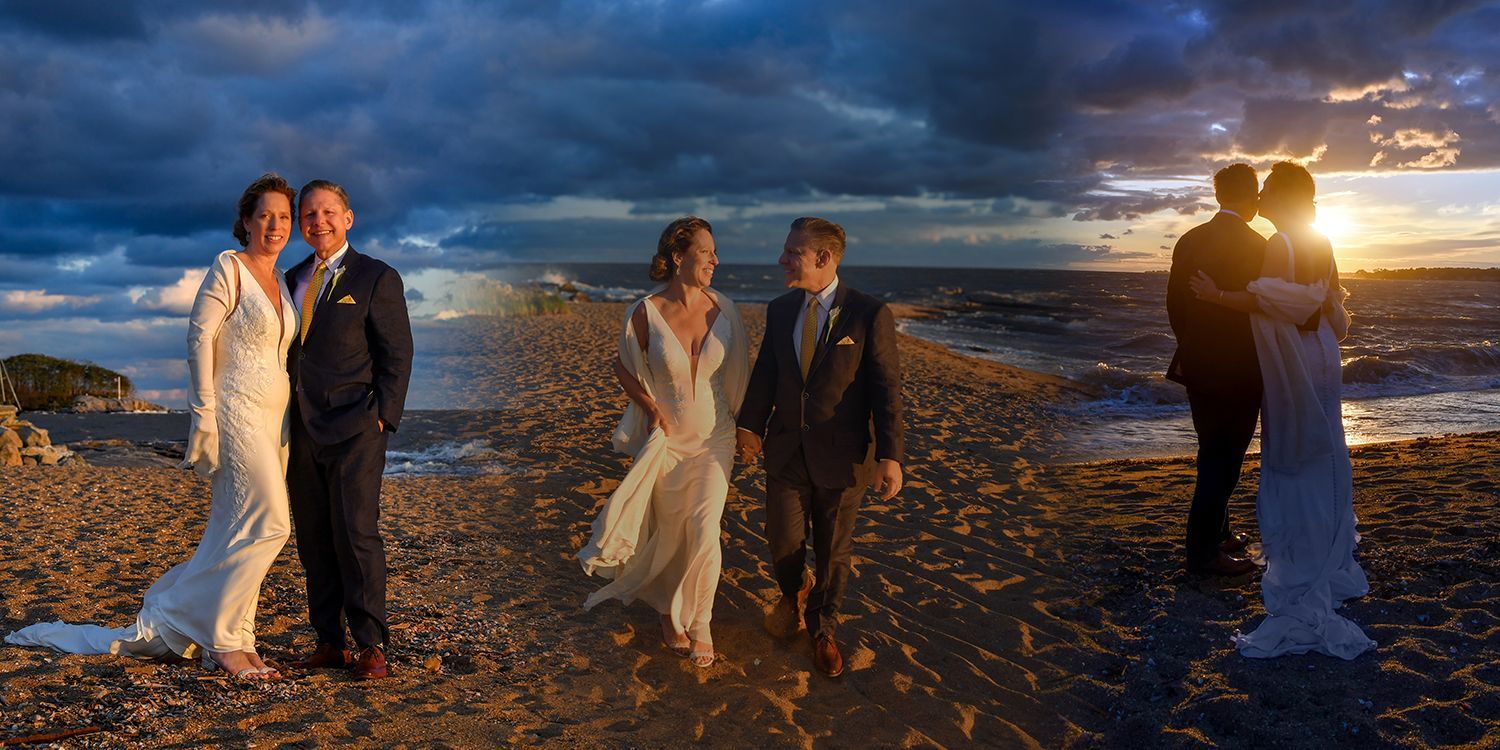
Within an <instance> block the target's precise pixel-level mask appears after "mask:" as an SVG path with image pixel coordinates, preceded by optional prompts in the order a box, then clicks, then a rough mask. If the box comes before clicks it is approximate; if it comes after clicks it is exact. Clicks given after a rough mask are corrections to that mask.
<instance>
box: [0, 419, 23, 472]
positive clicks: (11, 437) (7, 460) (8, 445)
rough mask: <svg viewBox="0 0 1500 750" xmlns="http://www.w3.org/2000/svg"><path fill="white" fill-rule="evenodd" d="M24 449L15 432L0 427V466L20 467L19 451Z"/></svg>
mask: <svg viewBox="0 0 1500 750" xmlns="http://www.w3.org/2000/svg"><path fill="white" fill-rule="evenodd" d="M25 447H26V444H25V443H22V442H21V437H20V436H19V435H17V434H16V431H15V430H12V429H10V428H9V427H0V466H20V465H21V449H22V448H25Z"/></svg>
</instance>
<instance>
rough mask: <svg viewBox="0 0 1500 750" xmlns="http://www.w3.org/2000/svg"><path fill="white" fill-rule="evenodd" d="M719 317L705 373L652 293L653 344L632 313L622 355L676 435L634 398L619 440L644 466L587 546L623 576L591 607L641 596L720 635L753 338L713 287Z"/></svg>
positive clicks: (589, 565)
mask: <svg viewBox="0 0 1500 750" xmlns="http://www.w3.org/2000/svg"><path fill="white" fill-rule="evenodd" d="M710 295H711V296H713V297H714V300H715V302H716V303H717V304H718V306H719V314H718V316H717V317H716V318H715V319H714V322H713V325H712V326H711V327H710V329H709V332H708V336H707V338H706V339H705V340H704V342H703V347H702V350H701V351H700V352H699V356H698V368H697V372H696V373H694V372H693V363H692V360H691V359H690V358H689V356H688V353H687V352H686V351H685V350H684V349H683V347H682V344H681V342H680V341H679V340H678V338H677V334H675V333H673V332H672V329H671V327H670V326H668V325H667V322H666V320H665V319H663V318H662V316H661V313H660V312H659V311H658V310H657V309H656V306H655V305H654V304H652V303H651V302H650V299H649V298H647V299H643V300H640V301H638V302H637V303H636V304H637V305H645V307H646V320H647V321H648V327H647V330H648V331H649V335H648V342H647V351H646V352H645V353H644V355H643V354H642V353H641V351H640V344H639V343H638V342H637V340H636V339H635V335H634V327H633V326H632V325H631V324H630V316H631V314H633V312H634V310H635V306H634V305H632V306H631V309H630V310H629V311H627V313H626V317H625V332H624V334H623V335H622V338H621V342H620V357H621V361H622V362H624V363H625V365H626V369H628V370H630V371H631V372H632V373H633V374H634V375H636V377H637V378H638V379H640V381H641V383H642V385H644V386H645V388H646V390H647V391H648V392H650V393H651V395H652V398H654V399H655V400H656V403H657V404H658V405H659V406H660V407H661V409H662V410H663V411H665V412H666V414H667V419H668V421H669V425H670V430H671V435H670V437H669V436H667V435H664V434H663V433H662V431H661V430H660V429H656V430H652V431H651V432H650V434H649V435H647V434H644V433H645V429H644V419H643V415H641V414H640V410H639V408H638V407H636V406H635V405H634V404H633V403H632V404H631V406H630V408H629V409H627V412H626V415H625V418H624V419H623V420H621V430H620V431H619V432H617V433H616V436H615V438H616V439H615V444H616V447H617V448H619V449H620V450H622V451H623V452H627V453H631V454H633V455H635V457H636V459H635V463H634V464H633V465H632V467H631V470H630V472H629V473H628V474H627V475H626V477H625V479H624V480H623V481H622V482H621V484H620V487H619V488H618V489H617V490H616V491H615V493H614V494H613V495H611V496H610V498H609V500H607V501H606V502H605V504H604V508H603V509H602V510H600V512H599V515H598V517H597V518H596V519H595V521H594V525H593V538H592V539H591V541H590V542H589V545H588V546H587V547H585V548H584V549H583V550H581V551H580V552H579V553H578V558H579V560H580V562H581V563H582V564H583V569H584V571H585V572H588V573H597V574H599V575H600V576H603V577H606V578H613V579H614V580H613V581H612V582H611V583H609V584H608V585H606V586H604V587H603V588H601V589H599V590H598V591H595V592H594V593H592V594H590V595H589V596H588V598H587V599H586V600H585V602H584V605H583V606H584V607H585V608H586V609H591V608H593V607H594V606H595V605H597V604H599V603H600V602H602V601H605V600H607V599H618V600H620V601H621V602H624V603H626V604H629V603H630V602H632V601H634V600H636V599H640V600H642V601H645V602H646V603H647V604H650V605H651V606H652V607H654V608H655V609H656V611H657V612H660V613H662V614H666V615H669V616H670V617H671V618H672V624H673V626H674V627H675V629H676V630H677V631H678V632H683V631H686V632H687V633H688V635H689V637H691V638H692V639H694V640H702V641H706V640H710V635H709V621H710V620H711V619H712V616H713V604H714V592H715V591H716V590H717V588H718V585H719V568H720V562H721V557H720V550H719V522H720V518H721V516H722V515H723V513H724V501H725V498H726V497H727V495H728V493H729V477H730V471H731V470H732V469H733V468H734V445H735V437H734V430H735V427H734V415H735V412H736V411H738V409H739V405H740V401H741V399H743V398H744V393H745V384H746V382H747V372H748V369H749V368H748V360H749V344H748V342H747V341H746V338H745V330H744V325H743V323H741V321H740V316H739V312H738V311H737V310H736V309H735V308H734V305H733V304H732V303H731V302H730V301H729V300H728V298H726V297H724V296H723V295H720V294H717V293H716V292H712V291H710Z"/></svg>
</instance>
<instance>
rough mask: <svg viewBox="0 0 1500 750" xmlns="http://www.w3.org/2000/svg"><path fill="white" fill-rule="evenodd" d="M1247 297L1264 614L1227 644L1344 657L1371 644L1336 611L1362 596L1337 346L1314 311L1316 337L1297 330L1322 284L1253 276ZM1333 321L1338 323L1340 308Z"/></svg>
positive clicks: (1261, 654)
mask: <svg viewBox="0 0 1500 750" xmlns="http://www.w3.org/2000/svg"><path fill="white" fill-rule="evenodd" d="M1281 237H1282V238H1283V240H1284V241H1285V242H1286V244H1287V250H1288V263H1287V267H1288V268H1295V267H1296V265H1295V263H1294V262H1292V261H1293V256H1292V249H1291V247H1292V246H1291V239H1290V238H1289V237H1287V236H1286V235H1285V234H1284V233H1283V234H1281ZM1331 265H1332V264H1331V262H1330V275H1329V277H1331V275H1332V268H1331ZM1247 289H1248V290H1249V291H1250V292H1252V293H1254V294H1255V295H1256V300H1257V302H1258V303H1259V305H1260V307H1261V309H1262V311H1263V314H1260V315H1251V316H1250V321H1251V326H1252V331H1253V333H1254V335H1255V350H1256V354H1257V356H1258V357H1259V358H1260V368H1261V375H1262V380H1263V381H1264V383H1265V394H1264V397H1263V401H1262V406H1261V470H1260V494H1259V496H1258V497H1257V499H1256V515H1257V517H1258V519H1259V522H1260V536H1261V545H1262V551H1263V554H1264V556H1265V561H1266V569H1265V573H1264V574H1263V575H1262V576H1261V594H1262V596H1263V597H1264V599H1265V606H1266V612H1267V616H1266V618H1265V619H1264V620H1262V621H1261V623H1260V625H1258V626H1257V627H1256V628H1255V630H1254V631H1252V632H1250V633H1249V634H1240V633H1236V634H1235V636H1234V643H1235V646H1236V647H1237V648H1238V649H1239V651H1240V653H1241V654H1242V655H1244V656H1248V657H1253V658H1271V657H1275V656H1281V655H1283V654H1303V653H1307V652H1309V651H1316V652H1318V653H1322V654H1327V655H1329V656H1337V657H1340V658H1343V659H1353V658H1354V657H1356V656H1358V655H1360V654H1362V653H1364V652H1365V651H1367V650H1369V649H1371V648H1374V647H1375V642H1374V641H1372V640H1370V639H1369V638H1368V637H1366V636H1365V634H1364V631H1362V630H1360V628H1359V626H1358V625H1356V624H1354V623H1353V622H1351V621H1350V620H1349V619H1347V618H1345V617H1344V616H1343V615H1340V614H1339V613H1338V612H1337V611H1336V610H1337V609H1338V608H1339V606H1340V605H1342V604H1343V603H1344V601H1345V600H1346V599H1351V598H1354V597H1359V596H1363V595H1364V594H1365V593H1367V592H1368V591H1369V588H1370V587H1369V583H1368V582H1367V581H1366V579H1365V573H1364V570H1363V569H1361V568H1360V566H1359V563H1358V562H1356V561H1355V560H1354V547H1355V543H1356V542H1358V541H1359V535H1358V534H1357V533H1356V532H1355V523H1356V519H1355V517H1354V481H1353V475H1352V472H1351V467H1350V464H1349V448H1348V446H1347V444H1346V443H1345V442H1344V421H1343V413H1342V409H1341V399H1342V391H1343V377H1342V372H1341V369H1340V364H1339V344H1338V340H1337V338H1336V337H1335V335H1334V332H1333V329H1332V328H1331V326H1330V323H1329V319H1328V315H1327V314H1326V313H1319V317H1318V330H1317V331H1315V332H1313V331H1302V330H1299V329H1298V328H1297V323H1298V322H1301V321H1305V320H1307V319H1308V318H1309V317H1310V316H1311V315H1313V314H1314V313H1315V312H1317V311H1318V310H1320V309H1321V308H1322V305H1323V301H1324V299H1325V297H1326V296H1327V293H1328V278H1324V279H1320V280H1319V281H1317V282H1315V283H1313V284H1297V283H1295V282H1291V281H1286V280H1284V279H1276V278H1261V279H1257V280H1256V281H1253V282H1251V283H1250V285H1249V286H1248V287H1247ZM1335 314H1337V315H1339V316H1343V315H1344V313H1343V308H1342V306H1341V305H1340V306H1338V307H1337V308H1336V310H1335Z"/></svg>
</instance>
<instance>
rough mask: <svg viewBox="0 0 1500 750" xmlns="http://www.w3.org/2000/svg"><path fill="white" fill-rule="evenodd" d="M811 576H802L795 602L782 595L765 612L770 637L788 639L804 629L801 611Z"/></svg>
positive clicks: (804, 603) (809, 587) (809, 588)
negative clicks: (800, 587) (767, 611)
mask: <svg viewBox="0 0 1500 750" xmlns="http://www.w3.org/2000/svg"><path fill="white" fill-rule="evenodd" d="M812 587H813V579H812V576H803V579H802V589H801V590H800V591H798V592H797V600H796V604H795V605H794V604H793V603H792V600H791V599H788V598H786V596H782V597H781V598H780V599H778V600H776V606H774V607H772V608H771V611H770V612H769V613H767V614H766V620H765V626H766V632H767V633H770V634H771V636H772V637H775V638H780V639H781V640H783V641H785V640H789V639H791V638H794V637H796V635H797V634H798V633H800V632H802V631H803V630H804V629H805V625H804V624H803V622H802V612H803V611H804V610H805V609H806V607H807V593H808V592H809V591H812Z"/></svg>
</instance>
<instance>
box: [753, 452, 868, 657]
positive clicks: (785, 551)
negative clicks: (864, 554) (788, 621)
mask: <svg viewBox="0 0 1500 750" xmlns="http://www.w3.org/2000/svg"><path fill="white" fill-rule="evenodd" d="M864 495H865V484H864V483H863V482H860V483H858V484H857V485H856V486H853V487H818V486H816V485H814V484H813V483H812V480H811V479H809V478H808V472H807V458H806V457H805V456H804V455H803V453H802V449H801V448H798V449H797V454H796V455H794V456H792V457H791V459H790V460H788V461H787V462H786V465H785V466H784V467H783V468H782V469H781V470H780V471H779V472H777V473H776V474H774V475H768V476H767V477H766V541H767V543H769V545H770V547H771V567H772V571H773V572H774V573H775V575H776V584H777V585H778V586H779V587H781V593H782V595H783V596H787V597H791V599H792V600H793V601H796V597H797V592H798V590H799V589H801V588H802V574H803V570H804V568H805V567H806V559H807V531H808V528H809V527H811V528H812V547H813V587H812V592H811V593H809V594H808V597H807V609H806V610H805V611H804V612H803V619H804V621H805V622H806V623H807V630H808V633H809V634H810V635H812V636H813V637H817V635H818V634H819V633H820V632H826V633H828V634H829V635H832V634H833V632H834V629H835V628H837V627H838V612H839V606H840V605H841V604H843V601H844V588H845V587H846V586H847V585H848V583H849V571H850V564H849V563H850V557H851V555H852V554H853V550H854V521H855V518H856V517H857V516H858V515H859V503H860V500H861V499H863V498H864Z"/></svg>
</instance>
